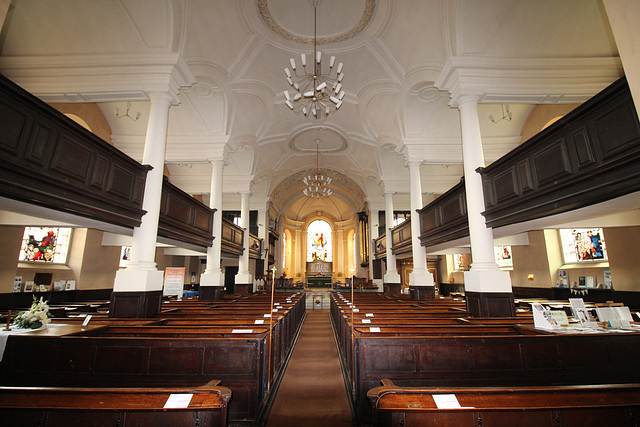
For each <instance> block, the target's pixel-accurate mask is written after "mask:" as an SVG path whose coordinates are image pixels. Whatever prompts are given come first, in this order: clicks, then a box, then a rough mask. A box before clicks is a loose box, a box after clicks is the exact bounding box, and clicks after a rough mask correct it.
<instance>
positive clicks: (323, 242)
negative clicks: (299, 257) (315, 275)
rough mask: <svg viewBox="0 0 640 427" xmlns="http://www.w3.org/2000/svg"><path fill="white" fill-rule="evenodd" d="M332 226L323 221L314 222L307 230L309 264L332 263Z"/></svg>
mask: <svg viewBox="0 0 640 427" xmlns="http://www.w3.org/2000/svg"><path fill="white" fill-rule="evenodd" d="M331 244H332V242H331V226H330V225H329V223H328V222H327V221H323V220H321V219H318V220H315V221H313V222H312V223H311V224H309V228H307V262H312V261H315V260H318V259H319V260H322V261H325V262H331V261H332V260H333V253H332V250H331V247H332V246H331Z"/></svg>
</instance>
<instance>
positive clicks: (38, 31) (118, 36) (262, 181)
mask: <svg viewBox="0 0 640 427" xmlns="http://www.w3.org/2000/svg"><path fill="white" fill-rule="evenodd" d="M317 10H318V20H317V22H318V29H317V31H318V38H319V44H320V46H319V48H320V49H321V50H322V51H323V52H325V53H327V54H329V55H335V56H336V57H337V59H338V61H340V62H342V63H344V72H345V78H344V81H343V87H344V89H345V91H346V96H345V98H344V104H343V105H342V107H341V108H340V110H339V111H337V112H336V114H335V115H330V116H329V117H328V118H323V119H321V120H316V119H313V118H306V117H304V116H302V115H296V114H294V113H293V112H292V111H290V110H289V108H287V106H286V105H285V104H284V102H285V98H284V96H283V91H284V90H286V89H288V88H289V86H288V84H287V81H286V76H285V73H284V71H283V70H284V68H285V67H286V66H288V65H289V58H291V57H296V58H299V57H300V54H302V53H305V54H307V55H309V54H310V53H311V52H312V45H311V40H312V39H313V7H312V6H311V4H310V2H309V1H307V0H256V1H254V0H96V1H86V0H47V1H42V0H17V1H14V4H13V5H12V7H11V9H10V11H9V13H8V15H7V19H6V21H5V24H4V26H3V28H2V33H1V40H0V48H1V56H0V70H2V72H3V74H5V75H7V76H8V77H9V78H11V79H12V80H14V81H15V82H17V83H18V84H20V85H21V86H23V87H25V88H26V89H27V90H29V91H30V92H32V93H34V94H36V95H37V96H39V97H41V98H42V99H44V100H45V101H48V102H96V103H97V104H98V106H99V107H100V109H101V111H102V112H103V114H104V116H105V118H106V119H107V121H108V123H109V125H110V127H111V131H112V141H113V143H114V145H115V146H116V147H118V148H120V149H121V150H123V151H125V152H126V153H128V154H129V155H131V156H132V157H134V158H136V159H138V160H141V159H142V152H143V147H144V139H145V132H146V126H147V120H148V117H149V109H150V108H149V106H150V103H149V101H148V99H149V93H150V92H153V91H158V90H167V89H168V88H171V90H175V91H176V93H177V95H176V104H175V105H174V106H173V107H172V108H171V110H170V117H169V126H168V145H167V150H166V163H167V164H168V169H169V172H170V175H171V180H172V182H173V183H174V184H176V185H177V186H179V187H181V188H182V189H183V190H185V191H187V192H189V193H191V194H206V193H208V192H209V189H210V179H211V165H210V164H209V161H210V160H211V159H215V158H222V157H223V158H224V159H225V160H226V162H227V166H225V170H224V182H225V193H229V194H231V193H232V192H234V191H238V190H243V189H246V188H250V189H251V190H252V194H253V197H255V198H257V200H261V201H262V202H264V201H265V200H268V199H267V198H271V200H272V202H273V203H274V206H275V207H276V209H277V210H280V209H290V208H292V207H295V209H296V210H297V211H298V215H300V216H304V215H305V214H306V211H313V210H314V209H317V208H318V207H317V206H315V205H314V203H307V202H304V201H303V200H298V199H299V198H300V197H301V196H300V190H301V188H302V187H301V185H300V181H299V179H298V177H299V176H301V175H302V174H303V173H304V172H305V171H308V170H310V169H313V168H315V167H316V161H317V157H316V151H315V148H316V145H315V143H316V141H318V146H319V153H320V155H319V163H320V167H322V168H324V169H327V170H330V171H331V172H332V173H334V174H335V175H336V176H337V177H339V179H336V182H335V185H337V186H338V191H336V194H335V196H334V197H335V200H334V201H333V202H331V203H324V204H323V208H324V209H325V210H327V211H328V212H330V213H331V215H333V216H334V217H335V218H344V217H346V216H349V215H352V214H353V212H355V211H358V210H361V209H362V208H363V206H364V203H365V201H369V203H377V204H379V205H382V206H383V205H384V202H383V192H384V191H385V190H386V191H394V192H397V193H408V191H409V185H408V182H409V181H408V176H409V175H408V170H407V168H406V167H405V163H406V161H408V160H419V161H421V162H422V166H421V176H422V191H423V192H424V193H442V192H444V191H446V190H447V189H449V188H450V187H451V186H453V185H454V184H455V183H457V182H458V181H459V179H460V177H461V175H462V166H461V163H462V152H461V142H460V138H461V132H460V118H459V114H458V111H457V110H456V109H455V108H452V107H451V106H450V104H451V103H452V95H453V97H454V98H455V96H456V94H459V93H460V92H466V93H473V94H474V95H476V96H478V99H479V100H480V102H481V104H480V106H479V117H480V129H481V133H482V136H483V144H484V151H485V160H486V162H487V163H489V162H491V161H493V160H494V159H496V158H498V157H500V156H501V155H503V154H505V153H506V152H508V151H509V150H511V149H512V148H513V147H515V146H516V145H517V144H519V143H520V142H521V131H522V128H523V126H524V124H525V122H526V120H527V118H528V117H529V114H530V113H531V111H532V110H533V108H534V106H535V105H536V104H541V103H576V102H582V101H584V100H586V99H588V98H589V97H591V96H592V95H593V94H595V93H596V92H598V91H599V90H601V89H603V88H604V87H605V86H606V85H607V84H608V83H611V82H612V81H614V80H615V79H616V78H618V77H619V76H620V75H622V71H621V66H620V62H619V60H618V58H617V56H618V55H617V49H616V46H615V43H614V41H613V37H612V35H611V31H610V28H609V25H608V21H607V17H606V14H605V13H604V10H603V7H602V5H601V4H600V2H599V1H598V0H563V1H557V0H536V1H531V0H483V1H477V0H349V1H345V0H322V2H321V3H320V5H319V6H318V9H317ZM178 89H179V90H178ZM127 101H131V110H130V115H131V116H132V117H129V118H127V117H124V118H118V117H117V116H116V114H115V111H116V109H118V110H119V112H120V114H122V113H123V112H124V111H125V109H126V103H127ZM453 103H454V104H455V99H454V100H453ZM506 103H508V104H509V105H510V111H511V113H512V117H513V119H512V120H510V121H509V120H502V121H499V122H497V123H494V122H493V121H491V120H490V119H489V116H490V115H491V116H493V117H494V120H497V119H499V118H500V117H502V116H503V110H502V108H503V104H506ZM137 113H140V119H139V120H133V118H135V116H136V115H137ZM230 200H233V199H232V198H231V199H230ZM232 203H233V202H232ZM301 211H302V212H301Z"/></svg>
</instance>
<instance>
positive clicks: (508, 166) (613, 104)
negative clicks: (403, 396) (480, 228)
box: [480, 78, 640, 227]
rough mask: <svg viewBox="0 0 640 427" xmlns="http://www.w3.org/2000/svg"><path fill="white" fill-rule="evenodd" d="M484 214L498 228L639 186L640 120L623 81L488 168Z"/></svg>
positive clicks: (622, 193)
mask: <svg viewBox="0 0 640 427" xmlns="http://www.w3.org/2000/svg"><path fill="white" fill-rule="evenodd" d="M480 173H481V174H482V177H483V185H484V190H485V194H484V197H485V207H486V210H485V212H484V213H483V214H484V216H485V218H486V222H487V225H488V226H490V227H500V226H505V225H510V224H515V223H519V222H523V221H529V220H533V219H537V218H542V217H546V216H550V215H555V214H559V213H563V212H568V211H571V210H574V209H579V208H585V207H589V206H591V205H593V204H595V203H602V202H605V201H607V200H611V199H614V198H616V197H620V196H623V195H626V194H629V193H633V192H636V191H639V190H640V123H639V122H638V116H637V114H636V110H635V107H634V104H633V100H632V98H631V93H630V92H629V88H628V85H627V82H626V79H624V78H623V79H620V80H618V81H617V82H615V83H614V84H612V85H611V86H609V87H608V88H607V89H605V90H604V91H602V92H601V93H599V94H598V95H596V96H594V97H593V98H592V99H590V100H589V101H587V102H586V103H584V104H583V105H581V106H580V107H578V108H577V109H575V110H574V111H572V112H571V113H569V114H567V115H566V116H565V117H564V118H562V119H561V120H559V121H557V122H556V123H554V124H553V125H551V126H550V127H548V128H547V129H545V130H543V131H542V132H540V133H539V134H537V135H535V136H534V137H532V138H531V139H529V140H528V141H526V142H524V143H523V144H521V145H520V146H518V147H517V148H515V149H514V150H512V151H511V152H509V153H508V154H506V155H505V156H503V157H502V158H500V159H498V160H496V161H495V162H493V163H492V164H491V165H489V166H487V167H486V168H481V169H480Z"/></svg>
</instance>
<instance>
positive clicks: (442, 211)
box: [418, 179, 469, 246]
mask: <svg viewBox="0 0 640 427" xmlns="http://www.w3.org/2000/svg"><path fill="white" fill-rule="evenodd" d="M418 215H419V218H420V244H421V245H422V246H432V245H436V244H438V243H444V242H448V241H450V240H455V239H459V238H462V237H466V236H468V235H469V222H468V219H467V201H466V198H465V186H464V179H462V180H460V182H459V183H458V184H456V185H455V186H454V187H452V188H451V189H450V190H449V191H447V192H446V193H444V194H443V195H442V196H440V197H438V198H437V199H435V200H434V201H433V202H431V203H429V204H428V205H427V206H425V207H424V208H422V209H420V210H419V211H418Z"/></svg>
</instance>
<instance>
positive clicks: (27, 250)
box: [18, 227, 71, 264]
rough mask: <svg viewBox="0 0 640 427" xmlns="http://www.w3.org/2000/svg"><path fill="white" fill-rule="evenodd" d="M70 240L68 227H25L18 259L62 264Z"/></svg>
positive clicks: (65, 257)
mask: <svg viewBox="0 0 640 427" xmlns="http://www.w3.org/2000/svg"><path fill="white" fill-rule="evenodd" d="M70 241H71V229H70V228H61V227H25V229H24V235H23V236H22V246H21V248H20V256H19V258H18V260H19V261H34V262H50V263H53V264H64V263H66V262H67V253H68V252H69V243H70Z"/></svg>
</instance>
